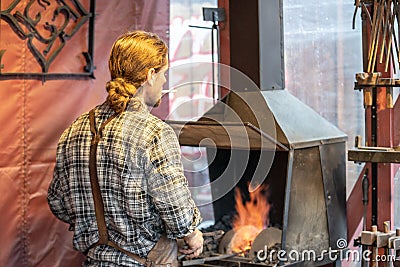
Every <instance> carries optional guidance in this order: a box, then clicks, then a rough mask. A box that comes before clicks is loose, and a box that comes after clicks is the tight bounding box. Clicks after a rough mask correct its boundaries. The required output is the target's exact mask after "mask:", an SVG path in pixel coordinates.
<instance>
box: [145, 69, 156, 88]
mask: <svg viewBox="0 0 400 267" xmlns="http://www.w3.org/2000/svg"><path fill="white" fill-rule="evenodd" d="M155 74H156V70H155V69H154V68H151V69H149V71H148V72H147V82H148V83H149V84H150V85H151V86H153V84H154V78H155V76H154V75H155Z"/></svg>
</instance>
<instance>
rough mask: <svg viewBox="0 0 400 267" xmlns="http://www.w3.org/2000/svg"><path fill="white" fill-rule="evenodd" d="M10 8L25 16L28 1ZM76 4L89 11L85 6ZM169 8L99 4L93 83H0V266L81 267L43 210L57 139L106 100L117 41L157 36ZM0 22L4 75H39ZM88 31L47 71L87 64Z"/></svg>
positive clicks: (59, 226)
mask: <svg viewBox="0 0 400 267" xmlns="http://www.w3.org/2000/svg"><path fill="white" fill-rule="evenodd" d="M15 2H18V8H19V9H22V10H23V9H24V8H23V7H24V6H27V5H28V4H29V3H30V2H32V1H28V0H23V1H14V0H1V1H0V4H1V11H4V10H5V9H7V8H9V6H10V5H11V4H13V3H15ZM38 2H40V1H37V2H35V5H36V6H32V7H31V9H30V12H32V13H31V14H33V15H32V16H33V17H34V15H35V14H36V12H39V11H40V12H44V10H43V7H42V6H41V5H38ZM43 2H44V1H43ZM66 2H68V1H66ZM81 2H82V3H85V6H86V7H88V6H89V1H81ZM156 2H157V7H156V5H155V3H156ZM55 3H56V1H54V2H53V1H51V4H53V5H54V4H55ZM57 3H58V1H57ZM42 4H46V3H42ZM168 7H169V1H155V0H153V1H144V0H140V1H126V0H118V1H117V0H113V1H96V18H95V34H94V39H95V41H94V65H95V66H96V69H95V71H94V75H95V77H96V78H95V79H78V80H71V79H68V80H47V81H45V82H44V83H43V82H42V81H39V80H32V79H26V80H24V79H13V80H3V79H1V80H0V125H1V126H0V229H1V230H0V237H1V245H0V248H1V249H0V266H80V265H81V263H82V261H83V259H84V258H83V256H82V255H81V253H79V252H76V251H74V250H73V248H72V233H71V232H68V225H67V224H65V223H62V222H60V221H58V220H57V219H56V218H55V217H54V216H53V215H52V214H51V212H50V209H49V207H48V205H47V199H46V197H47V188H48V186H49V183H50V180H51V178H52V172H53V167H54V161H55V149H56V145H57V141H58V138H59V137H60V135H61V133H62V131H63V130H64V129H65V128H66V127H67V126H68V125H69V124H70V123H71V122H72V121H73V120H74V119H75V118H76V117H77V116H78V115H79V114H81V113H82V112H85V111H87V110H89V109H90V108H92V107H93V106H95V105H96V104H98V103H100V102H102V101H104V99H105V97H106V92H105V83H106V81H107V80H108V79H109V73H108V66H107V60H108V55H109V51H110V48H111V45H112V43H113V42H114V40H115V39H116V38H117V36H119V35H120V34H121V33H123V32H125V31H127V30H133V29H145V30H149V31H155V32H157V33H159V34H160V35H161V36H162V35H163V33H164V34H165V33H166V31H165V29H167V28H168V22H169V17H168V16H169V13H168ZM35 8H36V9H37V10H35ZM0 23H1V24H0V50H6V53H5V54H4V56H3V58H2V62H1V64H3V65H4V68H3V69H2V71H3V72H38V71H40V66H39V65H38V63H37V62H36V61H35V59H34V58H33V57H32V54H31V52H30V50H29V49H28V47H27V45H26V43H27V40H22V39H20V38H19V37H18V36H17V35H16V33H15V32H14V31H13V30H12V29H11V28H10V27H9V24H8V23H7V21H5V20H4V19H3V18H2V19H0ZM155 25H157V27H155ZM85 27H86V28H85ZM85 27H83V28H82V29H81V30H80V31H79V32H77V33H76V34H75V35H74V36H73V37H72V38H71V40H70V41H68V42H67V43H66V45H65V47H64V48H63V50H62V52H61V53H60V54H59V55H58V57H57V58H56V59H55V60H54V62H53V63H52V65H51V67H50V70H49V72H51V71H56V72H67V73H68V72H79V71H81V69H80V68H82V66H83V65H85V61H84V59H83V57H82V54H81V53H82V52H84V51H87V26H86V25H85ZM162 37H164V36H162ZM0 78H1V77H0ZM165 102H167V101H165Z"/></svg>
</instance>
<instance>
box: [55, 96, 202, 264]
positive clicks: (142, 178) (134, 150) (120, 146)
mask: <svg viewBox="0 0 400 267" xmlns="http://www.w3.org/2000/svg"><path fill="white" fill-rule="evenodd" d="M113 113H114V111H113V110H112V109H111V107H110V106H109V105H108V104H107V103H103V104H101V105H99V106H97V107H96V110H95V117H96V128H99V126H100V125H101V123H103V122H104V121H105V120H107V118H109V117H110V116H111V115H112V114H113ZM91 139H92V134H91V132H90V123H89V115H88V113H84V114H82V115H81V116H80V117H79V118H78V119H77V120H76V121H75V122H73V123H72V125H71V126H70V127H69V128H68V129H66V130H65V131H64V133H63V134H62V136H61V138H60V141H59V143H58V146H57V157H56V165H55V168H54V176H53V180H52V182H51V184H50V187H49V190H48V203H49V206H50V208H51V211H52V212H53V213H54V215H55V216H56V217H58V218H59V219H60V220H62V221H64V222H66V223H69V224H74V225H75V227H74V238H73V245H74V247H75V248H76V249H77V250H79V251H82V252H85V251H87V250H88V248H90V246H91V245H93V244H94V243H96V242H97V241H98V240H99V233H98V230H97V223H96V216H95V208H94V202H93V197H92V190H91V185H90V176H89V151H90V142H91ZM97 173H98V179H99V184H100V188H101V194H102V197H103V202H104V210H105V220H106V224H107V230H108V234H109V239H110V240H112V241H114V242H115V243H116V244H118V245H119V246H121V247H122V248H124V249H126V250H128V251H131V252H133V253H136V254H138V255H140V256H142V257H145V256H146V255H147V254H148V253H149V251H150V250H151V249H152V248H153V246H154V245H155V243H156V242H157V240H158V239H159V238H160V235H161V234H162V233H166V234H167V236H168V237H169V238H180V237H183V236H185V235H187V234H189V233H191V232H192V231H193V230H194V229H195V228H196V226H198V224H199V223H200V221H201V216H200V212H199V210H198V209H197V207H196V206H195V203H194V201H193V199H192V198H191V195H190V191H189V189H188V184H187V180H186V178H185V176H184V174H183V168H182V164H181V158H180V148H179V143H178V140H177V138H176V135H175V133H174V132H173V130H172V128H171V127H170V126H169V125H167V124H166V123H164V122H163V121H161V120H160V119H158V118H156V117H155V116H153V115H151V114H150V113H149V111H148V109H147V108H146V107H145V106H144V105H143V104H142V107H141V108H140V110H139V111H133V110H132V107H131V105H129V106H128V108H127V110H126V111H125V112H123V113H121V114H120V115H118V116H117V117H116V118H114V119H113V120H111V122H109V123H108V124H107V125H106V126H105V128H104V129H103V135H102V138H101V140H100V142H99V144H98V148H97ZM87 256H88V260H87V264H88V265H96V266H99V265H100V266H135V265H139V264H138V263H137V262H136V261H135V260H133V259H131V258H130V257H128V256H127V255H125V254H123V253H121V252H119V251H117V250H116V249H114V248H112V247H108V246H105V245H101V246H97V247H95V248H92V249H90V250H89V251H88V253H87Z"/></svg>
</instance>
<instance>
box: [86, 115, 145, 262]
mask: <svg viewBox="0 0 400 267" xmlns="http://www.w3.org/2000/svg"><path fill="white" fill-rule="evenodd" d="M116 116H117V114H113V115H112V116H110V118H108V119H107V120H106V121H105V122H104V123H103V124H101V126H100V127H99V131H97V129H96V119H95V114H94V109H92V110H91V111H89V120H90V131H91V132H92V142H91V144H90V157H89V174H90V185H91V187H92V195H93V200H94V206H95V214H96V221H97V227H98V229H99V235H100V239H99V241H98V242H97V243H95V244H94V245H93V246H92V247H91V248H93V247H95V246H98V245H108V246H111V247H113V248H115V249H117V250H119V251H121V252H122V253H125V254H126V255H128V256H129V257H131V258H133V259H134V260H136V261H137V262H139V263H141V264H142V265H145V266H151V265H152V262H151V261H149V260H147V259H144V258H142V257H140V256H139V255H137V254H134V253H132V252H130V251H127V250H125V249H123V248H121V247H119V246H118V245H117V244H115V243H114V242H112V241H110V240H109V239H108V232H107V226H106V220H105V217H104V203H103V198H102V196H101V191H100V185H99V180H98V177H97V157H96V154H97V153H96V152H97V145H98V143H99V141H100V139H101V137H102V131H103V128H104V126H106V124H107V123H109V122H110V121H111V120H112V119H114V118H115V117H116Z"/></svg>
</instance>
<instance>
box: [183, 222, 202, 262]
mask: <svg viewBox="0 0 400 267" xmlns="http://www.w3.org/2000/svg"><path fill="white" fill-rule="evenodd" d="M183 240H184V241H185V243H186V245H187V247H188V248H187V249H186V248H181V249H179V251H180V252H181V253H183V254H185V255H186V257H187V258H189V259H191V258H195V257H198V256H199V255H200V254H201V252H203V242H204V239H203V233H202V232H200V230H199V229H197V228H196V230H194V231H193V233H191V234H189V235H187V236H185V237H184V238H183Z"/></svg>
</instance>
